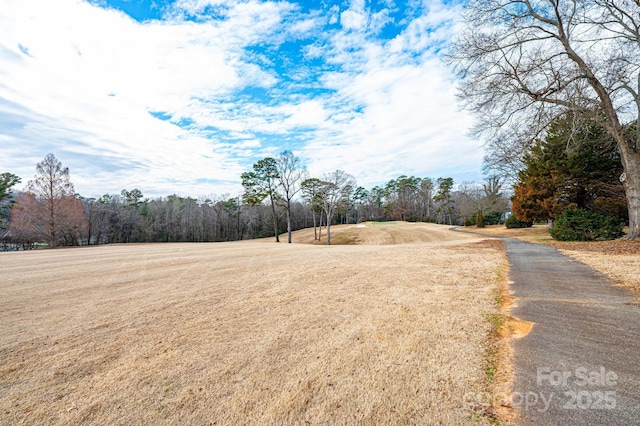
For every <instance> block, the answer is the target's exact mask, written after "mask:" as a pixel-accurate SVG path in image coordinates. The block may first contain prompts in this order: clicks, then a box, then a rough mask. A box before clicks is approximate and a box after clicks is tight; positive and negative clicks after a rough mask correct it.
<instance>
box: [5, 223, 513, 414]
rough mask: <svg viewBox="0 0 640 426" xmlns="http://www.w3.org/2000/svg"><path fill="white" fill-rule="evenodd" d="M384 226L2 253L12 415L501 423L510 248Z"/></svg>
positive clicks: (437, 230) (438, 230)
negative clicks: (319, 236) (501, 322)
mask: <svg viewBox="0 0 640 426" xmlns="http://www.w3.org/2000/svg"><path fill="white" fill-rule="evenodd" d="M351 226H352V227H353V225H351ZM369 228H370V229H369ZM369 228H353V229H351V228H349V227H348V226H347V227H344V230H343V231H344V232H351V231H354V232H356V231H355V229H357V230H358V231H357V232H360V231H361V230H362V231H364V233H359V234H357V235H358V238H359V239H362V241H364V242H367V241H368V243H369V244H373V243H375V242H377V244H379V245H358V246H352V245H349V246H347V245H343V246H332V247H326V246H316V245H312V244H292V245H288V244H275V243H271V242H269V241H244V242H236V243H215V244H154V245H113V246H100V247H89V248H79V249H57V250H47V251H36V252H20V253H16V252H13V253H1V254H0V271H2V276H1V278H0V424H2V425H17V424H51V425H66V424H74V425H75V424H132V425H133V424H202V425H205V424H218V425H220V424H229V425H235V424H306V423H310V424H357V423H364V424H445V425H458V424H464V423H468V422H470V421H471V422H472V423H473V424H480V425H482V424H489V423H490V422H489V420H488V419H487V418H485V417H482V416H481V414H482V413H479V412H478V411H477V410H474V409H473V408H472V407H470V406H469V404H467V403H466V401H465V395H466V394H468V393H469V392H470V391H475V392H480V391H483V390H484V389H485V386H486V376H485V363H486V347H485V344H486V339H487V335H488V333H489V331H490V328H491V326H490V324H489V323H488V321H487V320H486V318H485V315H486V314H487V313H491V312H493V311H494V310H495V292H496V286H497V281H498V280H497V272H498V271H499V270H500V268H502V267H504V264H505V262H506V259H505V257H504V252H503V249H502V248H501V247H500V246H496V244H494V243H487V242H485V241H484V240H483V239H482V238H479V237H474V236H469V235H463V234H454V233H451V232H449V231H448V230H446V228H443V227H437V226H433V225H429V226H420V225H412V224H401V223H399V224H396V225H388V226H386V227H385V226H381V227H374V226H371V227H369ZM335 229H336V233H337V234H339V233H340V231H341V227H336V228H335ZM307 232H310V233H311V234H312V233H313V231H312V230H311V231H307ZM296 235H297V237H299V238H306V237H304V233H299V234H296ZM311 239H313V238H311ZM389 239H391V240H392V241H394V242H395V243H396V244H395V245H389V244H388V241H389Z"/></svg>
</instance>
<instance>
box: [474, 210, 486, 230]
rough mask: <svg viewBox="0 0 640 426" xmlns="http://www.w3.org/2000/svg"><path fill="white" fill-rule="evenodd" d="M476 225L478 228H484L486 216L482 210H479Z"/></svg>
mask: <svg viewBox="0 0 640 426" xmlns="http://www.w3.org/2000/svg"><path fill="white" fill-rule="evenodd" d="M476 226H477V227H478V228H484V217H482V210H481V211H479V212H478V215H477V216H476Z"/></svg>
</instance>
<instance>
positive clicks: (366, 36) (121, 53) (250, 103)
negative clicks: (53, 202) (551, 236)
mask: <svg viewBox="0 0 640 426" xmlns="http://www.w3.org/2000/svg"><path fill="white" fill-rule="evenodd" d="M459 15H460V6H459V5H458V4H457V2H451V1H442V0H423V1H419V0H405V1H394V0H373V1H363V0H351V1H329V0H308V1H288V2H287V1H261V0H246V1H244V0H175V1H171V0H91V1H83V0H56V1H51V0H3V6H2V8H0V172H4V171H10V172H12V173H15V174H18V175H19V176H21V177H22V178H23V183H25V184H26V182H27V181H28V180H29V179H30V178H32V177H33V175H34V173H35V164H36V163H37V162H39V161H41V160H42V158H44V156H45V155H46V154H47V153H49V152H53V153H54V154H55V155H56V157H57V158H58V159H59V160H61V161H62V163H63V164H64V165H65V166H67V167H69V168H70V170H71V177H72V181H73V182H74V184H75V186H76V191H78V192H79V193H80V194H82V195H85V196H99V195H101V194H104V193H112V194H113V193H119V192H120V190H121V189H123V188H126V189H133V188H139V189H140V190H141V191H142V192H143V193H144V194H145V195H146V196H162V195H169V194H172V193H178V194H181V195H191V196H201V195H203V196H205V195H212V194H223V193H229V194H231V195H235V194H237V193H238V192H239V191H241V186H240V174H241V173H242V172H243V171H246V170H249V169H250V168H251V165H252V164H253V163H254V162H256V161H257V160H259V159H261V158H264V157H266V156H275V155H277V154H278V153H279V152H281V151H283V150H292V151H293V152H294V153H295V154H296V155H298V156H299V157H300V158H302V160H303V162H304V163H305V164H306V166H307V168H308V170H309V173H310V175H311V176H321V175H322V174H324V173H327V172H331V171H333V170H336V169H342V170H345V171H346V172H348V173H350V174H352V175H354V176H355V177H356V179H357V181H358V184H359V185H362V186H365V187H367V188H370V187H372V186H374V185H377V184H383V183H384V182H386V181H388V180H389V179H393V178H396V177H397V176H399V175H401V174H406V175H415V176H420V177H427V176H430V177H441V176H451V177H453V178H454V179H455V180H456V182H463V181H473V180H480V179H481V172H480V168H481V161H482V156H483V153H482V148H481V144H480V143H479V142H477V141H473V140H470V139H469V138H468V137H467V136H466V134H467V130H468V128H469V126H470V125H471V122H472V120H471V119H470V117H469V116H468V115H467V114H466V113H463V112H460V111H459V109H458V106H457V103H456V99H455V84H456V82H455V80H454V77H453V76H452V74H451V72H450V70H449V69H447V68H446V66H445V65H443V63H442V60H441V55H442V52H443V51H444V50H445V49H446V46H447V43H448V41H449V40H451V38H452V37H453V36H454V34H455V31H456V26H457V22H456V19H457V17H458V16H459Z"/></svg>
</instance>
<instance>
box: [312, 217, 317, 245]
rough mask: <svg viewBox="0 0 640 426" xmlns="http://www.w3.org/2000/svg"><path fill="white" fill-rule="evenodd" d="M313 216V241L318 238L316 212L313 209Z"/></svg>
mask: <svg viewBox="0 0 640 426" xmlns="http://www.w3.org/2000/svg"><path fill="white" fill-rule="evenodd" d="M311 216H313V241H315V240H317V239H318V230H317V229H316V212H314V211H313V210H312V211H311Z"/></svg>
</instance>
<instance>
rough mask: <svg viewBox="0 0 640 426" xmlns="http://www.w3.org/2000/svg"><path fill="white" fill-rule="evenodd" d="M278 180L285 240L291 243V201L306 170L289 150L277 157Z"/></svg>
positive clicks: (298, 189)
mask: <svg viewBox="0 0 640 426" xmlns="http://www.w3.org/2000/svg"><path fill="white" fill-rule="evenodd" d="M277 168H278V180H279V183H280V191H281V194H282V196H281V197H280V200H281V204H282V206H283V207H284V210H285V214H286V215H287V242H288V243H289V244H291V201H292V200H293V198H294V197H295V196H296V194H297V193H298V192H299V191H300V189H301V187H300V183H301V181H302V179H303V178H304V177H305V175H306V173H307V170H306V168H305V167H303V166H302V164H301V162H300V158H298V157H296V156H295V155H293V153H292V152H291V151H283V152H282V153H281V154H280V156H279V157H278V159H277Z"/></svg>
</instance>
